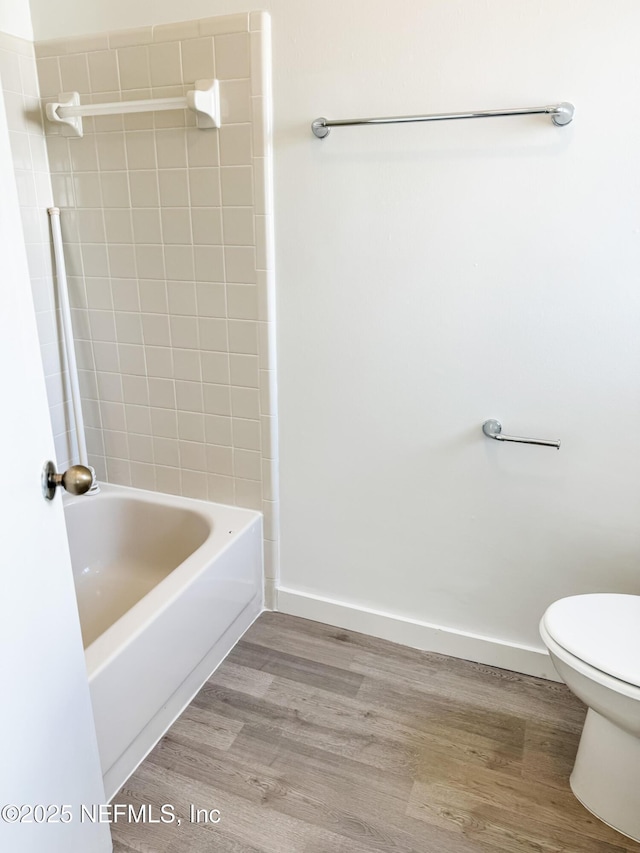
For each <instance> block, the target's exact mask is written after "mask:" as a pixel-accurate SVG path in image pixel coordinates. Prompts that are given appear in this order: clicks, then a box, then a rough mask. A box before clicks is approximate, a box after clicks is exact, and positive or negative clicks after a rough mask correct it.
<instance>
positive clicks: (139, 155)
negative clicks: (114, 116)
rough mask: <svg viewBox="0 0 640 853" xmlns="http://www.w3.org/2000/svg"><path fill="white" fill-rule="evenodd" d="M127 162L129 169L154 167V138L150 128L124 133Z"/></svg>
mask: <svg viewBox="0 0 640 853" xmlns="http://www.w3.org/2000/svg"><path fill="white" fill-rule="evenodd" d="M125 146H126V149H127V164H128V168H129V169H131V170H135V169H155V168H156V140H155V134H154V131H152V130H129V131H127V132H126V133H125Z"/></svg>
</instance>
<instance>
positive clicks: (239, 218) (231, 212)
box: [222, 207, 255, 246]
mask: <svg viewBox="0 0 640 853" xmlns="http://www.w3.org/2000/svg"><path fill="white" fill-rule="evenodd" d="M222 223H223V228H224V242H225V244H226V245H227V246H253V245H254V244H255V234H254V216H253V208H251V207H224V208H223V209H222Z"/></svg>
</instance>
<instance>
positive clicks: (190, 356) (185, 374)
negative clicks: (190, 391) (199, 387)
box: [173, 348, 202, 382]
mask: <svg viewBox="0 0 640 853" xmlns="http://www.w3.org/2000/svg"><path fill="white" fill-rule="evenodd" d="M173 375H174V377H175V378H176V379H185V380H188V381H190V382H200V380H201V378H202V371H201V368H200V353H199V352H198V351H197V350H191V349H177V348H174V349H173Z"/></svg>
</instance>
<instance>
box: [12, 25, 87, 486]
mask: <svg viewBox="0 0 640 853" xmlns="http://www.w3.org/2000/svg"><path fill="white" fill-rule="evenodd" d="M0 77H1V78H2V90H3V97H4V102H5V108H6V113H7V123H8V126H9V136H10V139H11V152H12V154H13V166H14V173H15V177H16V183H17V187H18V197H19V201H20V212H21V215H22V226H23V232H24V238H25V244H26V249H27V259H28V262H29V277H30V279H31V289H32V293H33V302H34V307H35V311H36V320H37V323H38V333H39V336H40V351H41V355H42V363H43V367H44V372H45V379H46V386H47V395H48V398H49V411H50V413H51V425H52V427H53V434H54V439H55V446H56V457H57V462H58V467H59V468H61V469H62V470H64V468H66V467H68V466H69V465H70V464H72V463H73V456H74V453H75V447H76V442H75V432H74V428H73V426H72V423H73V421H72V416H71V410H70V408H69V404H68V400H69V393H68V387H67V374H66V367H65V360H64V355H63V351H62V348H61V345H60V334H59V328H60V317H59V312H58V310H57V300H56V296H55V289H54V284H53V270H52V262H51V240H50V236H49V221H48V214H47V207H50V206H51V205H52V204H53V195H52V191H51V180H50V177H49V163H48V161H47V150H46V147H45V135H44V127H43V122H42V114H41V110H40V99H39V91H38V78H37V73H36V60H35V54H34V49H33V44H32V43H31V42H29V41H26V40H25V39H20V38H16V37H15V36H12V35H9V34H7V33H0Z"/></svg>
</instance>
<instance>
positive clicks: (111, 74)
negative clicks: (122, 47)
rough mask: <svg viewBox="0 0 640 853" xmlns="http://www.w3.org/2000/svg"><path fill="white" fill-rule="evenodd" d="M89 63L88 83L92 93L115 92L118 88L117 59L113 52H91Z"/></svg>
mask: <svg viewBox="0 0 640 853" xmlns="http://www.w3.org/2000/svg"><path fill="white" fill-rule="evenodd" d="M87 58H88V61H89V82H90V85H91V91H92V92H115V91H117V90H118V89H119V88H120V81H119V77H118V57H117V53H116V51H114V50H100V51H91V52H90V53H89V54H88V55H87Z"/></svg>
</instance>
